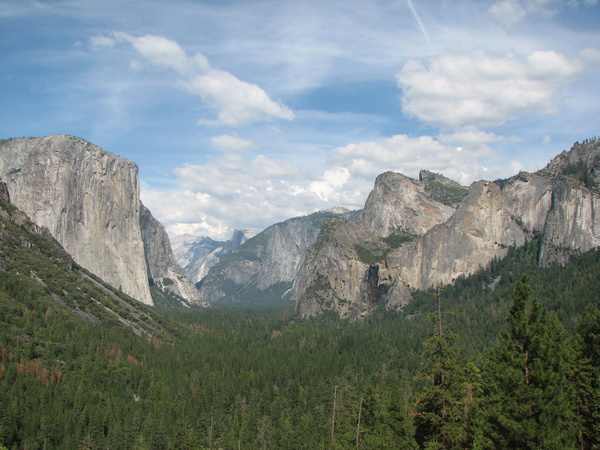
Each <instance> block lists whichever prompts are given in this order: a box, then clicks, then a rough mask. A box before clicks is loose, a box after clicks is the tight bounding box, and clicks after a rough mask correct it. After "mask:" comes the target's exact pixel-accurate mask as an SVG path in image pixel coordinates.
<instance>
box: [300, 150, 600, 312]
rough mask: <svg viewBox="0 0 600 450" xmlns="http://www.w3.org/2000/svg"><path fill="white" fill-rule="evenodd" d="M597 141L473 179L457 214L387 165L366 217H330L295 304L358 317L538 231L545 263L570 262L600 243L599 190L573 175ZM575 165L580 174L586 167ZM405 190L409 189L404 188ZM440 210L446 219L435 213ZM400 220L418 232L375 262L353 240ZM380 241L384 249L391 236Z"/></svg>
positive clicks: (592, 165) (371, 239)
mask: <svg viewBox="0 0 600 450" xmlns="http://www.w3.org/2000/svg"><path fill="white" fill-rule="evenodd" d="M599 143H600V141H594V142H592V143H590V144H588V145H587V146H585V148H583V147H584V146H583V145H581V146H577V145H576V146H575V147H574V150H572V152H569V153H566V152H563V154H561V155H559V156H558V157H557V158H555V159H554V160H553V162H552V163H550V164H549V166H548V167H547V168H546V169H544V170H542V171H540V173H539V174H528V173H524V172H523V173H520V174H519V175H517V176H515V177H513V178H510V179H508V180H504V181H497V182H488V181H479V182H476V183H473V184H472V185H471V186H470V188H469V190H468V193H467V195H466V196H465V197H464V198H463V199H462V201H461V202H460V204H459V206H458V208H457V209H456V211H455V212H454V213H453V214H451V215H447V212H445V211H443V210H442V209H441V208H437V209H436V208H432V206H431V203H429V201H430V199H429V200H428V199H427V198H424V197H423V191H422V190H419V185H418V183H417V182H411V181H407V180H406V177H402V176H392V175H390V174H389V173H386V174H383V175H382V176H380V177H379V178H378V179H377V182H376V185H375V188H374V190H373V192H372V193H371V195H370V196H369V199H368V200H367V205H366V206H365V212H364V213H363V217H362V224H351V223H348V222H347V221H346V222H337V223H335V224H333V223H329V225H330V226H335V227H336V228H337V229H336V231H332V230H331V229H327V228H326V227H325V226H324V227H323V229H322V230H321V234H320V235H319V238H318V239H317V242H316V243H315V244H314V245H313V246H311V247H310V248H309V250H308V252H307V256H306V261H305V265H304V267H303V269H302V277H301V280H300V283H299V290H298V295H297V303H296V308H297V310H298V311H299V313H300V315H301V316H303V317H311V316H315V315H319V314H322V313H323V311H325V310H333V311H335V312H336V313H337V314H339V315H340V316H341V317H360V316H362V315H364V314H365V313H366V312H368V311H369V309H370V308H372V307H373V305H379V304H383V305H386V306H387V307H388V308H394V309H396V308H398V307H401V306H402V305H404V304H406V303H407V302H408V301H410V290H411V289H428V288H431V287H435V286H436V285H438V284H447V283H452V282H453V281H454V280H455V279H456V278H457V277H460V276H462V275H469V274H472V273H474V272H476V271H477V270H478V269H480V268H482V267H485V266H486V265H487V264H489V263H490V261H491V260H492V259H493V258H495V257H503V256H505V255H506V253H507V251H508V247H509V246H521V245H523V244H524V243H525V242H526V241H528V240H530V239H532V238H533V237H534V236H540V237H541V240H542V244H541V251H540V255H539V263H540V265H541V266H548V265H550V264H552V263H553V262H559V263H561V264H564V263H566V262H567V261H568V260H569V257H570V256H571V255H572V254H574V253H576V252H581V251H587V250H589V249H592V248H595V247H598V246H600V209H599V208H600V194H599V193H598V190H597V188H596V187H593V188H588V187H586V186H585V184H584V183H583V182H579V181H577V179H578V178H575V179H573V177H572V176H571V175H572V174H573V171H575V170H579V167H581V164H583V166H585V167H586V168H587V169H586V170H588V173H591V174H592V175H594V176H595V173H594V170H596V168H597V167H600V164H599V161H600V145H598V144H599ZM580 161H583V162H582V163H580ZM573 167H575V169H573ZM565 173H566V174H567V175H568V176H565V175H564V174H565ZM569 174H571V175H569ZM575 175H576V176H577V177H580V178H581V173H579V172H577V173H575ZM423 181H426V180H423ZM403 193H406V196H405V198H399V197H401V196H402V195H403ZM390 197H391V198H390ZM432 209H433V210H434V211H435V214H432ZM395 214H396V215H395ZM444 214H446V215H447V216H446V219H439V221H438V222H437V223H436V220H432V217H440V218H441V217H445V216H444ZM407 216H408V218H407ZM361 225H362V226H361ZM420 226H422V228H420ZM396 228H399V229H403V230H405V231H410V232H411V233H412V234H414V235H418V234H420V236H416V237H415V238H414V239H413V240H411V241H408V242H403V243H401V244H400V245H398V246H396V247H395V248H387V251H385V252H383V253H381V258H380V260H379V261H375V262H373V261H371V264H370V265H369V264H366V263H364V262H361V261H360V256H359V255H358V254H357V253H356V252H355V251H354V250H355V249H356V248H357V244H358V245H359V246H360V245H363V243H367V244H368V245H370V246H371V248H376V246H377V239H378V238H381V237H384V238H385V237H387V236H390V235H392V234H393V233H394V229H396ZM419 232H420V233H419ZM369 243H370V244H369ZM379 243H380V244H379V246H380V248H384V249H385V239H380V240H379ZM374 286H375V287H374Z"/></svg>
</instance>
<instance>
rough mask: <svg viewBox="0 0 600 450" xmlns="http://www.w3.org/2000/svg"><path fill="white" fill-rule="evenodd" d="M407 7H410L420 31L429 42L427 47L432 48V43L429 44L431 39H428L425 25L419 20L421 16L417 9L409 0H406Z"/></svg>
mask: <svg viewBox="0 0 600 450" xmlns="http://www.w3.org/2000/svg"><path fill="white" fill-rule="evenodd" d="M408 7H409V8H410V10H411V12H412V14H413V16H414V17H415V20H416V21H417V23H418V24H419V28H420V29H421V33H423V36H425V39H426V40H427V43H428V44H429V47H431V49H432V50H433V45H431V39H429V35H428V34H427V30H426V29H425V26H424V25H423V22H421V18H420V17H419V15H418V14H417V10H416V9H415V7H414V6H413V4H412V1H411V0H408Z"/></svg>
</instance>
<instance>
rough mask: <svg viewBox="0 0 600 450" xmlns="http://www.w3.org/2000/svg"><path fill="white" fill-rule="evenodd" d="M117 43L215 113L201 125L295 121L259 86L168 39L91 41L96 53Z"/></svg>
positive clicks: (118, 37)
mask: <svg viewBox="0 0 600 450" xmlns="http://www.w3.org/2000/svg"><path fill="white" fill-rule="evenodd" d="M117 43H129V44H131V45H132V46H133V48H134V49H135V50H136V52H137V53H138V54H139V55H140V56H141V57H142V58H144V60H145V61H146V62H147V63H149V64H150V65H155V66H162V67H167V68H169V69H172V70H174V71H175V72H177V74H178V75H179V76H181V77H183V78H181V79H179V81H178V83H179V85H180V86H182V87H184V88H185V89H187V90H188V91H189V92H191V93H193V94H195V95H197V96H199V97H200V98H201V100H202V101H203V102H204V103H206V104H207V105H209V106H210V107H211V108H213V109H215V110H217V111H218V114H217V119H210V120H209V119H201V120H200V121H199V123H200V124H209V125H229V126H237V125H240V124H244V123H251V122H259V121H269V120H271V119H272V118H280V119H286V120H292V119H294V113H293V112H292V111H291V110H290V109H289V108H287V107H286V106H285V105H283V104H281V103H280V102H277V101H274V100H272V99H271V98H270V97H269V95H268V94H267V93H266V92H265V91H264V90H263V89H262V88H261V87H259V86H258V85H256V84H253V83H248V82H246V81H243V80H240V79H239V78H237V77H236V76H235V75H233V74H231V73H229V72H226V71H223V70H219V69H216V68H214V67H212V66H211V65H210V63H209V61H208V59H207V58H206V57H205V56H204V55H202V54H201V53H196V54H194V55H191V56H190V55H188V54H187V53H186V52H185V50H184V49H182V48H181V46H180V45H179V44H178V43H177V42H175V41H172V40H170V39H166V38H164V37H161V36H154V35H146V36H141V37H136V36H132V35H130V34H127V33H123V32H115V33H112V35H111V36H95V37H92V38H91V40H90V45H91V47H92V48H93V49H95V50H99V49H106V48H112V47H114V46H115V45H116V44H117ZM134 63H135V67H136V68H140V65H139V62H138V61H135V62H134Z"/></svg>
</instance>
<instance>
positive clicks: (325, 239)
mask: <svg viewBox="0 0 600 450" xmlns="http://www.w3.org/2000/svg"><path fill="white" fill-rule="evenodd" d="M429 174H430V179H428V180H427V181H417V180H413V179H411V178H409V177H406V176H404V175H401V174H398V173H393V172H386V173H384V174H382V175H380V176H378V177H377V179H376V180H375V186H374V188H373V191H372V192H371V193H370V195H369V197H368V199H367V201H366V204H365V208H364V210H363V212H362V213H361V215H360V216H359V218H358V221H356V222H355V221H352V220H348V219H328V220H327V221H326V222H325V223H324V225H323V227H322V228H321V232H320V234H319V237H318V239H317V241H316V242H315V244H313V245H312V246H311V247H310V248H309V249H308V252H307V254H306V259H305V264H304V267H303V268H302V270H301V272H300V276H299V281H298V283H297V290H296V298H297V309H298V311H299V313H300V316H301V317H311V316H314V315H318V314H321V313H322V312H323V311H325V310H334V311H335V312H336V313H337V314H339V316H340V317H342V318H348V319H356V318H359V317H362V316H364V315H365V314H367V313H368V312H369V311H370V310H371V309H372V308H373V307H375V306H377V305H379V304H381V303H382V290H383V289H386V288H387V287H389V286H388V284H389V282H390V280H392V279H393V278H392V274H391V272H390V271H389V270H387V267H386V265H385V264H379V263H380V262H381V261H383V260H385V257H386V255H387V254H388V253H390V252H391V251H392V250H393V249H395V248H398V247H401V246H403V245H406V243H407V242H411V241H413V240H415V239H416V238H418V237H419V236H422V235H423V234H425V233H426V232H427V231H428V230H430V229H431V228H432V227H434V226H435V225H438V224H440V223H443V222H445V221H446V220H447V219H448V218H449V217H450V216H451V215H452V213H454V211H455V208H453V207H452V206H449V205H447V204H443V203H441V202H439V201H437V200H435V199H433V198H432V195H431V193H430V191H428V190H427V186H428V185H429V184H430V183H431V182H432V181H433V180H437V179H438V178H436V177H441V176H440V175H436V174H433V173H429ZM442 178H443V177H442ZM446 180H447V179H446ZM448 181H450V180H448ZM437 182H438V183H439V184H441V183H440V182H439V181H437ZM442 187H443V186H442ZM462 192H463V195H464V192H466V189H464V188H463V191H462ZM386 280H387V281H386ZM408 298H410V296H409V294H408V293H407V290H406V288H405V287H404V286H398V287H397V289H396V290H395V291H394V292H392V293H389V294H388V295H387V298H386V304H387V305H388V306H389V307H392V306H393V307H399V306H401V305H403V304H405V303H406V301H407V300H408Z"/></svg>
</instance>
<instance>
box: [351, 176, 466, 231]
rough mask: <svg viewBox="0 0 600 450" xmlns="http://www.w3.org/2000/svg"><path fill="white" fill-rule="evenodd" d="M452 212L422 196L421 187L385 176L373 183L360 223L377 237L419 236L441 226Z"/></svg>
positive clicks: (400, 177) (423, 189) (413, 181)
mask: <svg viewBox="0 0 600 450" xmlns="http://www.w3.org/2000/svg"><path fill="white" fill-rule="evenodd" d="M454 210H455V208H452V207H450V206H447V205H444V204H442V203H439V202H437V201H435V200H432V199H431V198H430V197H429V195H428V194H427V193H426V192H425V183H423V182H419V181H416V180H413V179H412V178H409V177H406V176H404V175H402V174H399V173H394V172H385V173H384V174H382V175H379V176H378V177H377V179H376V180H375V187H374V188H373V190H372V191H371V193H370V194H369V197H368V198H367V202H366V203H365V208H364V211H363V213H362V217H361V222H362V224H363V225H364V226H365V227H366V228H368V229H370V230H371V231H372V232H373V233H375V234H376V235H378V236H380V237H387V236H390V235H392V234H393V233H395V232H398V231H401V232H405V233H410V234H414V235H417V236H421V235H423V234H425V232H427V230H429V229H430V228H431V227H433V226H434V225H437V224H439V223H442V222H445V221H446V220H447V219H448V218H449V217H450V216H451V215H452V213H453V212H454Z"/></svg>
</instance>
